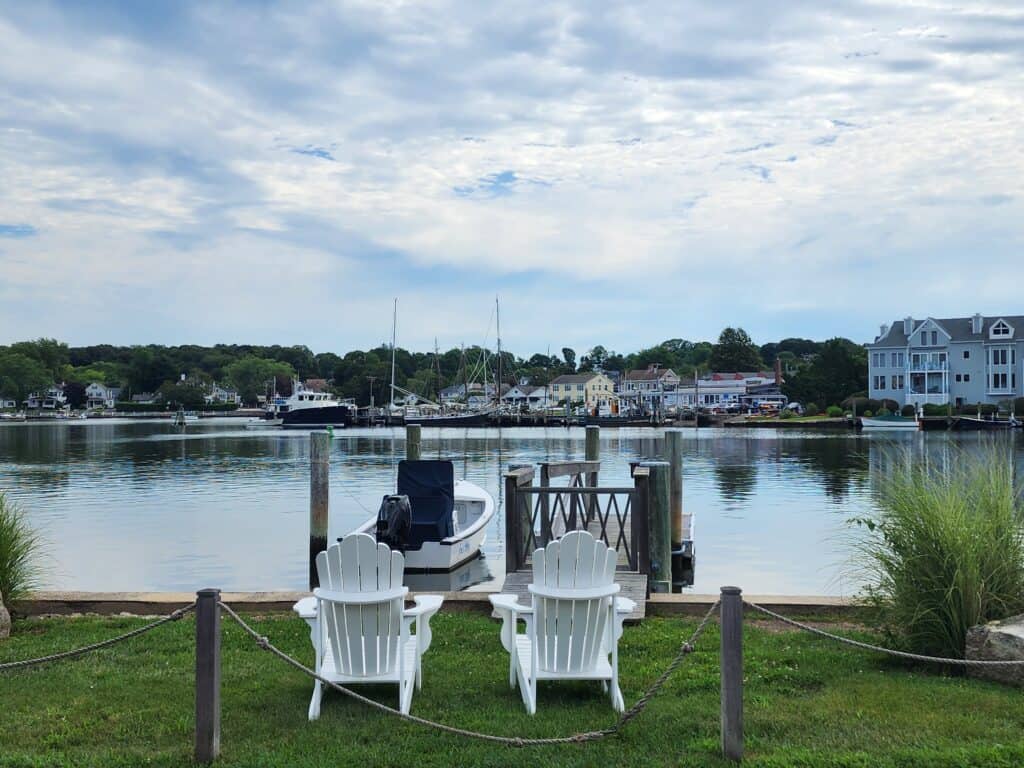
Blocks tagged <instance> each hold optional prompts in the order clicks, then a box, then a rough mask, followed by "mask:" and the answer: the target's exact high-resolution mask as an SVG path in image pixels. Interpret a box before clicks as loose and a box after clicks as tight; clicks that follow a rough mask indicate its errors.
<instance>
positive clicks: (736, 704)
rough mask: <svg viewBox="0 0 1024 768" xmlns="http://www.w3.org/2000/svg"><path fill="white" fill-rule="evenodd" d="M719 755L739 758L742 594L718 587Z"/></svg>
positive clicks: (732, 588)
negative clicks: (720, 693)
mask: <svg viewBox="0 0 1024 768" xmlns="http://www.w3.org/2000/svg"><path fill="white" fill-rule="evenodd" d="M721 601H722V602H721V606H720V609H719V610H720V612H721V613H720V615H721V622H722V645H721V662H720V663H721V668H722V754H723V755H724V756H725V757H726V758H727V759H729V760H736V761H737V762H738V761H740V760H742V759H743V593H742V590H740V588H739V587H722V591H721Z"/></svg>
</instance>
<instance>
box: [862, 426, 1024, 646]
mask: <svg viewBox="0 0 1024 768" xmlns="http://www.w3.org/2000/svg"><path fill="white" fill-rule="evenodd" d="M893 458H895V459H896V460H895V461H890V462H886V463H887V464H888V465H889V466H890V467H892V470H891V472H890V473H889V474H888V475H887V476H885V477H883V478H882V479H881V480H880V481H879V483H878V486H877V488H876V491H877V500H878V506H879V512H878V514H877V515H876V516H875V517H873V518H867V519H859V520H856V521H855V522H857V523H858V524H860V525H862V526H864V527H865V528H866V529H867V530H868V536H867V538H866V539H861V540H860V541H859V543H858V544H857V545H856V546H857V549H858V550H859V555H860V556H859V558H858V560H859V564H860V565H861V566H862V567H863V568H864V569H865V571H866V573H865V574H864V576H866V578H865V583H867V584H868V585H869V586H868V587H867V597H868V599H869V602H870V603H871V604H872V605H873V606H874V607H875V608H876V609H877V611H878V613H877V616H878V619H879V626H880V628H881V629H883V630H884V631H885V632H886V634H887V635H888V636H889V638H890V639H891V640H892V641H895V642H896V643H898V644H899V645H900V646H901V647H902V648H903V649H905V650H909V651H912V652H916V653H922V654H927V655H932V656H941V657H945V658H963V655H964V643H965V639H966V636H967V630H968V629H969V628H970V627H972V626H975V625H977V624H982V623H984V622H986V621H991V620H993V619H1002V618H1005V617H1007V616H1010V615H1013V614H1015V613H1020V612H1021V611H1022V610H1024V537H1022V523H1024V505H1022V500H1021V494H1020V489H1019V488H1018V487H1016V486H1015V478H1014V475H1015V470H1014V460H1015V458H1014V450H1013V446H1012V444H1011V443H1009V442H1004V441H996V442H992V443H991V444H988V445H986V446H984V447H983V448H982V449H981V450H980V451H979V452H972V453H968V452H966V451H964V450H962V449H956V450H955V451H954V455H953V457H952V460H951V461H948V462H942V463H941V466H937V465H935V464H929V463H928V462H927V461H922V460H921V459H920V458H919V457H914V456H912V455H911V454H910V453H909V452H904V453H903V454H902V455H900V456H897V457H893Z"/></svg>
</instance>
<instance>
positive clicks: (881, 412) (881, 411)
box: [878, 406, 892, 416]
mask: <svg viewBox="0 0 1024 768" xmlns="http://www.w3.org/2000/svg"><path fill="white" fill-rule="evenodd" d="M878 415H879V416H892V411H890V410H889V409H888V408H886V407H884V406H883V407H881V408H879V409H878Z"/></svg>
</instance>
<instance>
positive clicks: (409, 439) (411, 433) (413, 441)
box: [405, 424, 420, 461]
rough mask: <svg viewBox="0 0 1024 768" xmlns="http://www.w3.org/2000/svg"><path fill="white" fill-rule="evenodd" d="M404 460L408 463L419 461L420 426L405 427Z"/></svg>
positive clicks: (407, 425)
mask: <svg viewBox="0 0 1024 768" xmlns="http://www.w3.org/2000/svg"><path fill="white" fill-rule="evenodd" d="M405 458H406V459H408V460H409V461H419V460H420V425H419V424H406V425H405Z"/></svg>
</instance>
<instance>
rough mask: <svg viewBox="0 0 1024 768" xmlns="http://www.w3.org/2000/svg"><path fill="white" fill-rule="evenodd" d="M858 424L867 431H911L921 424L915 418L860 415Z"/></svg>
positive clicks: (918, 427)
mask: <svg viewBox="0 0 1024 768" xmlns="http://www.w3.org/2000/svg"><path fill="white" fill-rule="evenodd" d="M860 426H861V429H864V430H868V431H875V430H887V431H890V432H892V431H898V432H913V431H916V430H918V429H920V428H921V425H920V424H919V423H918V421H917V419H911V418H906V419H904V418H902V417H901V418H900V419H899V420H897V419H885V418H872V417H870V416H867V417H865V416H861V418H860Z"/></svg>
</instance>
